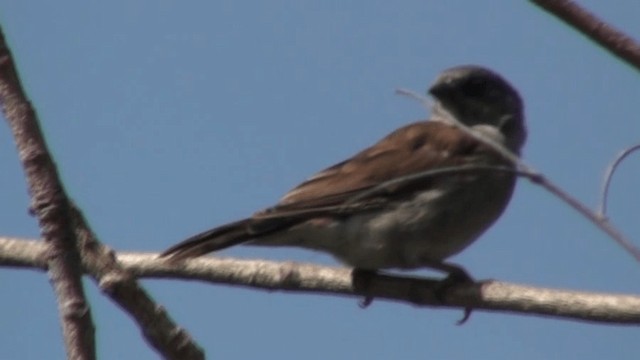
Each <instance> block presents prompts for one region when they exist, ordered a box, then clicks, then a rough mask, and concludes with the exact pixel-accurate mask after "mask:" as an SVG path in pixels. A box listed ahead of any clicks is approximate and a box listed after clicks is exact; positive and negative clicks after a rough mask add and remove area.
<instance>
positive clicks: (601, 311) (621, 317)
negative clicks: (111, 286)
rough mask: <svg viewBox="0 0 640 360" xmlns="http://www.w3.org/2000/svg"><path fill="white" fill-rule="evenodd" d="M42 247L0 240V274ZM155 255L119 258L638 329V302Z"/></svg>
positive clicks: (137, 264) (241, 281)
mask: <svg viewBox="0 0 640 360" xmlns="http://www.w3.org/2000/svg"><path fill="white" fill-rule="evenodd" d="M44 251H45V248H44V245H43V244H42V243H41V242H39V241H35V240H24V239H12V238H0V266H12V267H22V268H32V269H45V268H46V262H45V260H44ZM157 256H158V254H149V253H147V254H145V253H121V254H118V255H117V258H118V262H119V263H120V264H121V265H122V267H123V269H124V270H126V271H128V272H130V273H131V274H133V275H135V276H137V277H141V278H163V279H182V280H200V281H205V282H210V283H214V284H229V285H235V286H243V287H249V288H256V289H263V290H267V291H285V292H295V293H313V294H324V295H341V296H348V297H361V296H364V295H372V296H373V297H374V298H377V299H386V300H392V301H397V302H402V303H408V304H412V305H417V306H432V307H447V308H460V309H465V308H467V307H471V308H473V309H474V310H485V311H500V312H509V313H518V314H528V315H540V316H548V317H554V318H562V319H571V320H581V321H587V322H592V323H613V324H627V325H640V296H634V295H611V294H603V293H591V292H578V291H567V290H556V289H545V288H537V287H531V286H523V285H517V284H510V283H506V282H501V281H484V282H479V283H476V284H473V285H460V286H456V287H454V288H452V289H451V290H450V291H447V294H446V296H445V298H444V299H443V301H442V302H441V301H440V300H439V299H437V298H436V297H435V296H434V290H435V289H436V287H437V285H438V282H439V279H426V278H415V277H405V276H390V275H376V276H375V277H373V278H372V281H371V283H370V284H368V285H370V286H368V287H367V294H362V293H359V291H357V290H355V289H354V287H353V284H352V279H351V270H350V269H346V268H336V267H323V266H316V265H310V264H300V263H293V262H285V263H278V262H272V261H263V260H239V259H232V258H221V257H202V258H195V259H189V260H186V261H184V262H181V263H177V264H172V263H171V262H168V261H166V260H164V259H159V258H158V257H157Z"/></svg>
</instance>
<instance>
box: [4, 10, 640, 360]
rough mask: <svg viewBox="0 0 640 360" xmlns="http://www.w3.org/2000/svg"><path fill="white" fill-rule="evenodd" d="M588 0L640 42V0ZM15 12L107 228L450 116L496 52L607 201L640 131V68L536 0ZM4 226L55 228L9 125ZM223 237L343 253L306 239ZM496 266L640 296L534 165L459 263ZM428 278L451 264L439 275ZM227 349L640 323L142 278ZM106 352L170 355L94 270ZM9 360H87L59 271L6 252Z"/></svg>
mask: <svg viewBox="0 0 640 360" xmlns="http://www.w3.org/2000/svg"><path fill="white" fill-rule="evenodd" d="M580 3H581V4H583V5H585V6H586V7H587V8H589V9H591V10H592V11H593V12H595V13H597V14H599V15H600V16H602V17H603V18H604V19H605V20H607V21H609V22H611V24H613V25H616V26H617V27H619V28H621V29H623V30H624V31H626V32H627V33H628V34H630V35H632V36H635V37H636V38H640V22H638V21H637V18H638V15H639V14H640V2H638V1H635V0H620V1H616V2H615V3H612V2H604V1H597V0H588V1H587V0H583V1H580ZM0 24H1V26H2V28H3V30H4V33H5V35H6V37H7V39H8V42H9V44H10V46H11V49H12V51H13V54H14V56H15V60H16V62H17V65H18V69H19V72H20V76H21V79H22V81H23V85H24V86H25V88H26V91H27V93H28V95H29V97H30V99H31V101H32V103H33V105H34V106H35V108H36V110H37V112H38V115H39V117H40V121H41V124H42V127H43V130H44V132H45V135H46V139H47V142H48V145H49V147H50V149H51V151H52V153H53V155H54V157H55V161H56V163H57V165H58V167H59V171H60V174H61V176H62V179H63V181H64V183H65V185H66V190H67V192H68V194H69V195H70V196H71V197H72V198H73V199H74V200H75V201H76V202H77V203H78V205H79V206H80V207H81V208H82V209H83V211H84V214H85V215H86V217H87V218H88V219H89V221H90V223H91V225H92V226H93V229H94V230H95V231H96V233H97V234H98V236H99V237H100V239H101V240H102V241H103V242H104V243H105V244H106V245H108V246H110V247H113V248H114V249H116V250H122V251H153V252H157V251H161V250H163V249H165V248H167V247H168V246H170V245H172V244H174V243H176V242H178V241H180V240H182V239H184V238H186V237H188V236H190V235H193V234H195V233H197V232H200V231H202V230H205V229H207V228H210V227H214V226H216V225H220V224H223V223H225V222H228V221H232V220H237V219H239V218H242V217H245V216H248V215H250V214H251V213H253V212H254V211H256V210H259V209H262V208H265V207H267V206H270V205H272V204H274V203H275V202H276V201H277V200H278V199H279V197H280V196H281V195H282V194H284V193H285V192H286V191H287V190H288V189H289V188H291V187H293V186H294V185H296V184H297V183H299V182H300V181H302V180H303V179H305V178H306V177H307V176H309V175H311V174H312V173H314V172H316V171H318V170H321V169H323V168H324V167H326V166H329V165H332V164H334V163H336V162H339V161H341V160H343V159H344V158H346V157H348V156H350V155H352V154H354V153H355V152H357V151H358V150H360V149H362V148H364V147H366V146H369V145H371V144H372V143H374V142H375V141H377V140H378V139H379V138H381V137H382V136H384V135H385V134H387V133H388V132H390V131H392V130H393V129H395V128H398V127H400V126H402V125H404V124H407V123H410V122H413V121H416V120H419V119H425V118H427V117H428V114H427V113H426V112H425V109H424V108H422V107H421V106H420V104H418V103H417V102H415V101H412V100H410V99H407V98H404V97H401V96H397V95H394V89H396V88H399V87H402V88H409V89H413V90H415V91H418V92H424V91H425V89H427V87H428V86H429V84H430V83H431V82H432V81H433V80H434V79H435V77H436V76H437V74H438V73H439V72H440V71H442V70H443V69H445V68H449V67H451V66H455V65H460V64H479V65H483V66H488V67H490V68H492V69H494V70H495V71H497V72H499V73H500V74H502V75H503V76H504V77H506V78H507V79H509V81H510V82H512V83H513V85H514V86H515V87H516V88H517V89H518V90H519V91H520V93H521V95H522V97H523V98H524V100H525V104H526V115H527V121H528V129H529V139H528V142H527V144H526V146H525V149H524V153H523V157H524V159H525V161H526V162H527V163H529V164H531V165H533V166H534V167H535V168H537V169H539V170H541V171H542V172H543V173H544V174H546V175H547V176H548V177H549V178H550V179H551V180H553V181H555V182H556V183H557V184H559V185H560V186H562V187H564V188H565V189H566V190H567V191H569V192H570V193H571V194H573V195H575V196H576V197H578V198H579V199H581V200H582V201H584V202H585V203H586V204H588V205H589V206H591V207H595V206H596V204H597V202H598V198H599V194H598V191H599V187H600V183H601V181H602V174H603V172H604V169H605V168H606V166H607V164H608V163H609V162H610V161H611V160H612V158H613V157H614V156H615V155H616V154H617V153H618V152H619V151H620V150H622V149H623V148H625V147H628V146H630V145H632V144H634V143H638V141H640V121H638V120H639V116H638V111H637V104H638V99H639V98H640V77H639V74H638V72H637V71H636V70H633V69H632V68H631V67H629V66H628V65H626V64H624V63H622V62H621V61H619V60H616V59H614V58H613V57H612V56H611V55H609V54H608V53H607V52H605V51H604V50H603V49H601V48H599V47H597V46H595V45H594V44H592V43H591V42H589V41H587V40H586V38H585V37H583V36H582V35H580V34H578V33H577V32H575V31H574V30H572V29H570V28H568V27H567V26H565V25H564V24H563V23H561V22H560V21H558V20H556V19H555V18H553V17H551V16H549V15H547V14H546V13H544V12H543V11H541V10H539V9H538V8H536V7H534V6H533V5H531V4H530V3H528V2H526V1H519V2H516V1H503V2H491V3H490V2H485V1H475V2H471V1H463V0H452V1H417V0H416V1H409V0H406V1H400V2H390V1H383V0H372V1H368V2H355V1H352V2H345V1H337V0H328V1H314V2H311V1H294V0H289V1H284V0H277V1H276V0H274V1H269V2H258V1H231V0H221V1H189V2H184V1H183V2H178V1H122V0H115V1H108V2H97V1H93V2H88V1H77V0H76V1H65V2H48V1H42V0H39V1H35V0H34V1H28V2H27V1H10V0H0ZM0 173H2V177H0V199H1V201H2V207H1V208H0V234H1V235H4V236H14V237H23V238H36V237H38V234H39V229H38V227H37V221H36V220H35V219H34V218H32V217H30V216H29V215H28V213H27V208H28V206H29V198H28V195H27V192H26V185H25V181H24V175H23V172H22V169H21V166H20V164H19V162H18V159H17V154H16V151H15V146H14V143H13V140H12V138H11V135H10V133H9V130H8V127H7V126H4V125H3V126H0ZM638 182H640V159H638V155H636V156H635V157H632V158H630V159H629V160H628V161H626V162H625V163H624V164H623V165H622V166H621V167H620V169H619V172H618V173H617V174H616V176H615V178H614V180H613V184H612V186H613V188H612V191H611V196H610V204H609V209H610V216H611V219H612V222H613V224H615V225H616V226H617V227H618V228H619V229H620V230H621V231H623V232H624V233H626V234H627V235H628V236H629V237H630V238H632V239H634V240H635V242H636V244H638V245H640V228H639V227H638V220H637V214H638V213H640V201H638V200H640V199H639V197H640V195H638V194H639V192H638V190H637V184H638ZM220 255H221V256H234V257H242V258H263V259H270V260H293V261H300V262H310V263H317V264H328V265H336V262H335V261H334V260H332V259H331V258H330V257H328V256H326V255H323V254H318V253H312V252H306V251H301V250H291V249H277V248H276V249H255V248H250V247H238V248H233V249H230V250H228V251H224V252H223V253H221V254H220ZM451 260H452V261H453V262H455V263H457V264H460V265H462V266H464V267H465V268H466V269H467V270H468V271H469V272H470V273H471V274H473V276H474V277H475V278H478V279H486V278H494V279H498V280H503V281H509V282H515V283H520V284H528V285H532V286H540V287H551V288H561V289H572V290H580V291H598V292H608V293H628V294H638V293H640V264H638V263H637V262H636V261H635V260H634V259H633V258H632V257H631V256H630V255H629V254H627V253H625V252H624V251H623V250H622V249H621V248H620V247H619V246H617V245H616V244H615V243H614V242H613V241H612V240H611V239H609V238H608V237H606V236H605V235H604V234H603V233H601V232H600V231H599V230H598V229H596V228H595V227H594V226H593V224H591V223H589V222H587V221H585V220H584V219H583V218H581V217H580V215H578V214H576V213H575V212H574V211H573V210H571V209H570V208H568V207H567V206H566V205H565V204H563V203H561V202H560V201H559V200H557V199H556V198H554V197H552V196H551V195H550V194H548V193H546V192H545V191H544V190H542V189H541V188H539V187H537V186H536V185H534V184H531V183H530V182H528V181H526V180H521V181H520V182H519V184H518V188H517V191H516V193H515V195H514V197H513V199H512V202H511V204H510V206H509V208H508V209H507V211H506V213H505V214H504V215H503V216H502V218H501V219H500V220H499V221H498V222H497V223H496V224H495V226H493V227H492V228H491V229H490V230H489V231H487V232H486V233H485V234H484V235H483V236H482V237H481V238H480V239H479V240H478V241H477V242H476V243H475V244H474V245H473V246H471V247H469V248H468V249H467V250H465V251H464V252H463V253H462V254H460V255H458V256H455V257H454V258H452V259H451ZM419 274H424V275H429V276H437V274H433V273H428V272H420V273H419ZM142 283H143V284H144V286H145V287H146V289H147V290H148V291H149V292H150V293H151V294H152V296H153V297H154V299H155V300H156V301H158V302H159V303H160V304H162V305H163V306H165V307H166V308H167V310H168V311H169V312H170V313H171V314H172V316H173V317H174V318H175V320H176V321H177V322H178V323H179V324H180V325H181V326H183V327H184V328H186V329H187V330H188V331H189V332H190V333H191V334H192V335H193V336H194V338H195V340H196V341H197V342H198V343H199V344H200V345H202V346H203V347H204V349H205V350H206V352H207V355H208V357H209V358H211V359H215V358H224V359H251V358H274V359H277V358H281V359H299V358H305V359H327V358H331V359H354V358H366V359H371V360H374V359H426V358H428V359H483V358H487V359H489V358H490V359H514V358H517V359H543V358H544V359H577V358H579V359H586V360H589V359H605V358H608V359H637V358H638V354H640V342H638V337H639V336H640V330H639V329H638V328H637V327H629V326H616V325H602V324H591V323H584V322H577V321H570V320H560V319H555V318H542V317H537V316H525V315H520V314H508V313H498V312H483V311H476V312H474V314H473V316H472V318H471V319H470V320H469V321H468V323H467V324H465V325H464V326H456V325H455V322H456V321H457V320H458V319H459V318H460V316H461V315H462V312H461V311H460V310H444V309H437V308H416V307H412V306H409V305H406V304H400V303H392V302H385V301H376V302H374V303H373V304H372V306H370V307H369V308H367V309H365V310H363V309H360V308H359V307H358V305H357V300H356V299H353V298H345V297H331V296H318V295H302V294H283V293H278V292H273V293H267V292H264V291H260V290H252V289H246V288H238V287H232V286H226V285H212V284H205V283H199V282H185V281H175V280H174V281H172V280H143V281H142ZM85 284H86V291H87V293H88V297H89V299H90V302H91V305H92V311H93V318H94V321H95V323H96V326H97V335H96V336H97V345H98V355H99V357H100V358H101V359H156V358H158V355H157V354H156V353H155V352H154V351H153V350H151V349H150V348H149V347H148V346H147V345H146V344H145V342H144V340H143V339H142V337H141V336H140V334H139V331H138V328H137V327H136V326H135V325H134V323H133V322H132V320H131V319H130V318H129V317H128V315H126V314H124V313H123V312H122V311H120V310H119V309H118V307H117V306H116V305H114V304H113V303H112V302H111V301H110V300H109V299H107V298H105V297H103V296H102V295H101V294H100V291H99V290H98V289H97V288H96V286H95V284H94V283H93V282H91V281H89V280H87V281H86V282H85ZM0 289H2V290H1V291H2V297H1V299H0V332H1V333H2V336H0V359H44V358H47V359H62V358H64V356H65V352H64V348H63V344H62V340H61V332H60V325H59V322H58V314H57V312H56V303H55V299H54V297H53V294H52V291H51V286H50V284H49V283H48V277H47V275H46V274H45V273H43V272H39V271H30V270H15V269H6V268H3V269H0Z"/></svg>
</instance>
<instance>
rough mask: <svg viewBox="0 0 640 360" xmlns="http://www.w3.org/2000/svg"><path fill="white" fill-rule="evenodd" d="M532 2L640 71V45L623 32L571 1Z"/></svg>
mask: <svg viewBox="0 0 640 360" xmlns="http://www.w3.org/2000/svg"><path fill="white" fill-rule="evenodd" d="M531 2H532V3H534V4H536V5H538V6H539V7H541V8H543V9H544V10H546V11H548V12H549V13H551V14H553V15H555V16H557V17H558V18H560V20H562V21H564V22H565V23H566V24H568V25H569V26H571V27H573V28H574V29H576V30H578V31H579V32H581V33H582V34H584V35H585V36H587V37H588V38H590V39H591V40H593V41H594V42H596V43H597V44H598V45H600V46H602V47H603V48H605V49H606V50H608V51H609V52H611V53H612V54H613V55H614V56H616V57H618V58H620V59H622V60H623V61H625V62H626V63H627V64H629V65H631V66H632V67H634V68H635V69H636V70H640V45H638V43H637V42H635V41H634V40H633V39H632V38H631V37H630V36H628V35H626V34H625V33H623V32H622V31H620V30H618V29H616V28H615V27H613V26H611V25H609V24H607V23H606V22H605V21H603V20H601V19H599V18H598V17H597V16H595V15H594V14H592V13H590V12H589V11H587V10H586V9H583V8H582V7H580V6H579V5H578V4H576V3H575V2H573V1H570V0H531Z"/></svg>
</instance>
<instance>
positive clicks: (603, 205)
mask: <svg viewBox="0 0 640 360" xmlns="http://www.w3.org/2000/svg"><path fill="white" fill-rule="evenodd" d="M639 149H640V144H636V145H633V146H631V147H630V148H628V149H625V150H623V151H621V152H620V153H619V154H618V156H616V158H615V159H614V160H613V162H612V163H611V165H609V167H608V168H607V171H606V173H605V176H604V181H603V183H602V196H601V197H600V210H599V211H598V213H599V214H598V215H599V216H600V217H601V218H603V219H606V218H607V202H608V200H609V185H610V184H611V178H612V177H613V174H614V173H615V171H616V169H617V168H618V165H620V163H622V161H623V160H624V159H625V158H626V157H627V156H629V155H631V153H633V152H634V151H636V150H639Z"/></svg>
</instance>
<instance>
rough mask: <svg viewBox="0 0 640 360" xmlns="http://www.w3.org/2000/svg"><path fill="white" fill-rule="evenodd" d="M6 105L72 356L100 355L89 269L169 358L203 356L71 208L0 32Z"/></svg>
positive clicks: (0, 83)
mask: <svg viewBox="0 0 640 360" xmlns="http://www.w3.org/2000/svg"><path fill="white" fill-rule="evenodd" d="M0 103H1V104H2V107H3V110H4V114H5V117H6V119H7V121H8V122H9V125H10V126H11V129H12V131H13V134H14V138H15V141H16V144H17V147H18V152H19V154H20V160H21V161H22V164H23V167H24V169H25V173H26V176H27V182H28V184H29V191H30V193H31V197H32V206H31V208H32V210H33V212H34V213H35V214H36V215H37V216H38V219H39V222H40V228H41V229H42V237H43V238H44V241H45V244H46V247H45V244H39V245H40V246H41V247H42V249H43V252H42V254H41V255H40V259H41V261H43V263H42V266H43V267H46V269H47V270H48V272H49V275H50V278H51V283H52V285H53V288H54V291H55V293H56V297H57V300H58V309H59V312H60V316H61V322H62V329H63V336H64V341H65V346H66V350H67V357H68V358H69V359H95V358H96V354H95V338H94V332H95V331H94V325H93V322H92V320H91V312H90V309H89V304H88V302H87V300H86V298H85V295H84V290H83V287H82V282H81V277H82V273H83V269H82V267H84V268H85V269H86V271H87V272H89V273H90V274H91V275H92V276H93V278H94V279H95V280H96V281H97V282H98V284H99V286H100V288H101V289H102V290H103V292H104V293H105V294H106V295H108V296H109V297H110V298H111V299H112V300H113V301H114V302H116V303H118V304H119V305H120V306H121V308H123V309H125V310H126V311H128V312H129V314H130V315H131V316H132V317H133V318H134V319H135V320H136V321H137V324H138V326H140V328H141V329H142V333H143V334H144V336H145V339H146V340H147V342H148V343H150V344H151V345H152V346H153V347H154V348H155V350H156V351H158V352H159V353H161V354H162V356H163V357H164V358H167V359H204V353H203V352H202V349H201V348H200V347H199V346H198V345H197V344H195V342H193V340H192V339H191V337H190V336H189V335H188V334H187V333H186V331H184V330H183V329H181V328H179V327H178V326H177V325H176V324H175V323H174V322H173V320H172V319H171V318H170V317H169V315H168V314H167V313H166V311H164V309H163V308H162V307H161V306H159V305H157V304H155V303H154V301H153V300H152V299H151V297H150V296H149V295H148V294H147V293H146V292H145V291H144V290H143V289H142V288H141V287H140V286H139V285H138V284H137V282H136V281H135V279H134V278H133V277H132V276H131V275H130V274H129V273H127V272H126V270H124V269H123V268H122V267H120V265H119V264H118V262H117V261H116V259H115V258H114V256H113V254H112V252H111V251H110V250H109V249H108V248H106V247H105V246H103V245H102V244H100V243H99V242H98V241H97V239H96V237H95V235H94V234H93V233H92V231H91V230H90V229H89V226H88V225H87V223H86V221H85V220H84V218H83V216H82V214H81V213H80V212H79V211H78V209H76V208H75V206H73V205H72V204H71V202H70V200H69V198H68V196H67V194H66V193H65V191H64V187H63V185H62V182H61V181H60V179H59V177H58V173H57V170H56V166H55V164H54V162H53V159H52V158H51V155H50V154H49V151H48V149H47V146H46V144H45V141H44V138H43V136H42V132H41V131H40V127H39V124H38V119H37V117H36V114H35V111H34V109H33V108H32V107H31V105H30V103H29V101H28V100H27V98H26V95H25V93H24V91H23V89H22V85H21V84H20V80H19V78H18V74H17V71H16V69H15V66H14V64H13V60H12V57H11V53H10V50H9V48H8V46H7V44H6V43H5V40H4V36H3V35H2V31H1V30H0ZM77 245H79V246H77ZM44 249H47V250H46V251H44ZM79 250H80V253H81V254H79V253H78V251H79ZM80 255H81V256H80Z"/></svg>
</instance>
